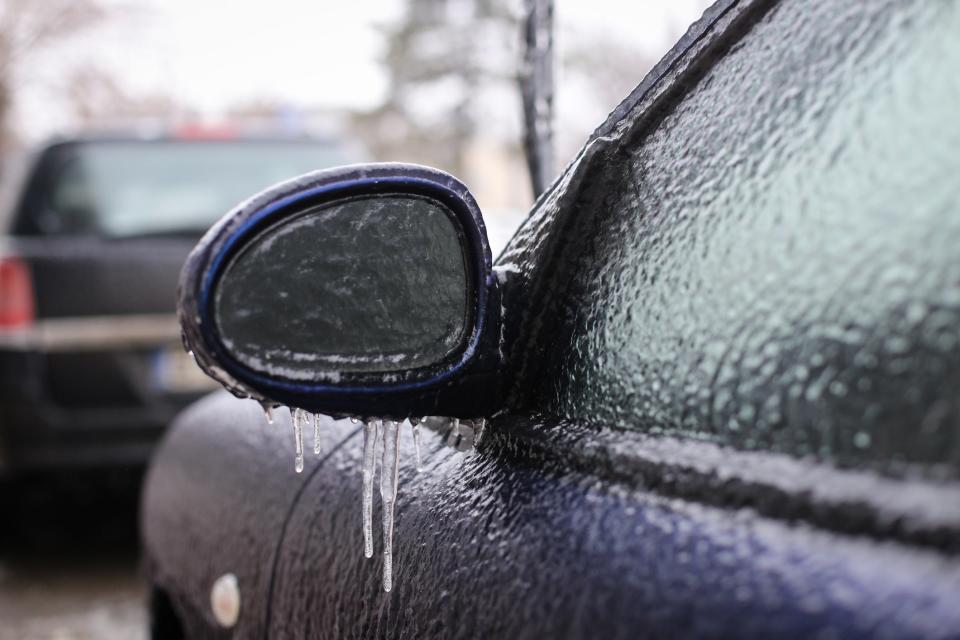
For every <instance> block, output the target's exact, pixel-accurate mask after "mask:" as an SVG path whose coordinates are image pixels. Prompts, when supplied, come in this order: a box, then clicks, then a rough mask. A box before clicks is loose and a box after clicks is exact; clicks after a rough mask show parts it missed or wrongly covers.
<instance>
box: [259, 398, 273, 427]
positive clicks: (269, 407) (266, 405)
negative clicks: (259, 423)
mask: <svg viewBox="0 0 960 640" xmlns="http://www.w3.org/2000/svg"><path fill="white" fill-rule="evenodd" d="M260 406H261V407H263V415H264V416H265V417H266V419H267V424H273V404H272V403H270V402H261V403H260Z"/></svg>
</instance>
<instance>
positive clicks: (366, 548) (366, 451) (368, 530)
mask: <svg viewBox="0 0 960 640" xmlns="http://www.w3.org/2000/svg"><path fill="white" fill-rule="evenodd" d="M377 427H378V425H377V421H376V420H367V421H366V422H365V423H364V425H363V555H364V557H366V558H372V557H373V473H374V471H375V469H376V466H377V453H376V452H377V432H378V431H379V429H378V428H377ZM381 473H382V472H381Z"/></svg>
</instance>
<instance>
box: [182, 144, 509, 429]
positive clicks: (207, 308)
mask: <svg viewBox="0 0 960 640" xmlns="http://www.w3.org/2000/svg"><path fill="white" fill-rule="evenodd" d="M491 273H492V272H491V256H490V248H489V245H488V242H487V236H486V229H485V227H484V224H483V219H482V217H481V215H480V210H479V208H478V207H477V204H476V202H475V200H474V199H473V197H472V196H471V194H470V192H469V191H468V189H467V188H466V186H464V185H463V184H462V183H461V182H460V181H458V180H457V179H456V178H454V177H453V176H450V175H448V174H446V173H444V172H441V171H438V170H436V169H430V168H428V167H422V166H418V165H408V164H392V163H391V164H371V165H354V166H348V167H341V168H336V169H330V170H324V171H317V172H314V173H310V174H307V175H304V176H300V177H298V178H295V179H293V180H289V181H287V182H283V183H280V184H278V185H276V186H274V187H271V188H270V189H267V190H266V191H263V192H262V193H260V194H258V195H256V196H254V197H253V198H251V199H249V200H247V201H246V202H244V203H242V204H240V205H239V206H237V207H236V208H235V209H233V210H232V211H230V212H229V213H227V215H225V216H224V217H223V218H222V219H221V220H220V221H219V222H217V223H216V224H215V225H214V226H213V227H212V228H211V229H210V230H209V231H208V232H207V233H206V234H205V235H204V237H203V238H202V239H201V240H200V242H199V243H198V244H197V246H196V247H195V248H194V250H193V252H192V253H191V254H190V256H189V258H188V259H187V261H186V263H185V265H184V267H183V271H182V272H181V277H180V285H179V292H178V297H179V301H178V316H179V320H180V326H181V330H182V334H183V340H184V345H185V347H186V348H187V349H188V350H190V351H191V352H192V353H193V355H194V358H195V360H196V361H197V364H198V365H199V366H200V367H201V368H202V369H203V370H204V371H205V372H206V373H207V374H208V375H210V376H211V377H213V378H214V379H215V380H217V381H218V382H220V383H221V384H222V385H223V386H224V387H226V388H227V389H228V390H230V391H231V392H233V393H234V394H235V395H237V396H240V397H251V398H255V399H258V400H260V401H261V402H264V403H271V404H272V403H275V404H283V405H289V406H292V407H300V408H303V409H306V410H308V411H313V412H316V413H326V414H330V415H335V416H339V415H349V416H393V417H406V416H410V415H451V416H457V417H465V418H466V417H472V416H480V415H484V414H485V412H486V411H488V410H489V409H490V408H492V395H493V387H492V386H491V384H492V383H493V382H495V378H496V376H495V375H493V376H491V373H492V371H493V370H494V369H496V368H497V366H498V362H499V348H498V346H499V308H500V305H499V301H498V300H499V292H498V290H497V282H496V278H493V277H492V275H491ZM491 303H492V304H491Z"/></svg>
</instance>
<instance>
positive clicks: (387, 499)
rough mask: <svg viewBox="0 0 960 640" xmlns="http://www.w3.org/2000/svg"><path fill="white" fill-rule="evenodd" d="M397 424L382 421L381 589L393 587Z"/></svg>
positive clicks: (398, 466) (398, 461)
mask: <svg viewBox="0 0 960 640" xmlns="http://www.w3.org/2000/svg"><path fill="white" fill-rule="evenodd" d="M398 432H399V425H398V424H397V423H396V422H395V421H393V420H384V421H383V460H382V461H381V463H380V499H381V501H382V502H383V590H384V591H390V589H391V588H392V587H393V511H394V507H395V506H396V502H397V474H398V472H399V470H400V447H399V446H397V445H398V443H397V435H398Z"/></svg>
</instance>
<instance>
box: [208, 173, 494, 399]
mask: <svg viewBox="0 0 960 640" xmlns="http://www.w3.org/2000/svg"><path fill="white" fill-rule="evenodd" d="M396 172H397V173H396V174H394V175H383V176H376V177H362V178H348V179H343V180H336V181H333V182H330V183H328V184H321V185H319V186H315V187H312V188H308V189H305V190H303V191H300V192H296V193H292V194H290V195H288V196H285V197H283V198H281V199H279V200H277V201H275V202H271V203H269V204H268V205H266V206H264V207H263V208H262V209H260V210H258V211H256V212H255V213H253V214H252V215H251V216H250V217H249V218H248V219H247V220H245V221H244V222H243V223H242V224H241V225H240V226H239V227H237V228H236V229H234V230H232V231H231V232H230V235H229V236H227V238H226V239H225V240H224V241H223V242H222V244H221V246H220V247H219V249H218V250H217V253H216V255H215V256H214V257H213V259H212V260H211V261H210V263H209V267H208V268H207V269H206V273H205V274H204V277H203V281H202V283H201V287H200V291H199V294H198V300H197V303H198V304H197V312H198V315H199V317H200V326H199V329H200V335H201V338H202V340H203V342H204V343H205V346H206V347H207V348H208V349H209V350H210V352H211V354H212V355H214V356H215V359H216V361H217V363H218V364H219V365H220V366H222V367H223V369H224V370H225V371H226V372H227V373H229V374H230V375H231V376H233V377H235V378H236V379H237V380H239V381H240V382H243V383H245V384H249V385H250V386H252V387H254V388H257V389H258V391H262V392H263V393H264V395H266V396H268V397H269V396H271V394H272V393H277V392H279V394H296V395H306V396H309V395H320V394H325V395H332V396H341V397H346V396H351V395H357V394H360V395H368V394H382V393H385V392H404V391H416V390H422V389H425V388H427V387H429V386H431V385H435V384H437V383H439V382H443V381H444V380H447V379H449V378H451V377H452V376H454V375H455V374H456V373H457V372H459V371H460V370H461V369H462V368H463V367H464V366H465V365H466V364H467V363H468V362H469V361H470V360H471V359H472V358H473V356H474V354H475V352H476V349H477V345H478V344H479V342H480V338H481V336H482V335H483V331H484V328H485V327H484V319H485V316H486V306H487V290H488V287H489V286H491V278H492V275H491V264H490V263H491V259H490V253H489V249H488V248H487V239H486V237H485V233H484V229H485V227H484V224H483V219H482V217H481V216H480V212H479V210H478V208H477V207H476V204H475V203H474V202H473V201H472V198H471V197H470V195H469V191H467V189H466V187H465V186H463V185H461V184H460V183H459V182H457V181H456V180H455V179H454V178H453V177H452V176H447V175H446V174H443V173H440V172H435V171H434V170H430V169H427V168H426V167H413V166H399V165H398V166H397V167H396ZM433 174H436V177H437V178H446V179H447V180H449V181H452V182H454V183H455V184H457V185H459V186H461V187H462V189H463V193H460V192H458V191H456V190H454V189H453V188H451V187H450V186H449V185H448V184H445V183H444V182H441V181H439V180H438V179H433ZM381 191H382V192H383V193H384V194H398V193H399V194H403V193H411V194H417V195H422V196H427V197H431V198H433V199H435V200H437V201H438V202H439V203H440V204H442V205H444V206H445V207H446V208H447V209H449V210H450V211H451V212H452V213H453V214H454V216H455V217H456V218H457V220H458V221H459V223H460V226H461V228H462V230H463V232H464V234H465V235H466V237H467V244H468V245H469V246H468V260H469V264H470V266H471V269H472V274H471V278H472V281H473V282H472V286H473V287H474V289H475V295H476V307H475V309H474V314H473V327H472V332H471V334H470V337H469V338H468V340H467V343H466V345H465V347H464V350H463V353H462V354H461V355H460V357H459V359H457V360H456V361H455V362H454V363H453V364H452V366H448V367H447V368H445V369H443V370H442V371H439V372H438V373H436V374H435V375H431V376H429V377H426V378H424V379H422V380H417V381H414V382H402V383H394V384H387V383H385V384H382V385H370V384H366V385H351V384H350V383H349V382H347V383H345V384H344V385H331V384H315V383H302V382H294V381H290V380H283V379H279V378H276V377H273V376H269V375H265V374H262V373H259V372H257V371H254V370H252V369H250V368H249V367H248V366H246V365H244V364H242V363H240V362H238V361H237V360H236V359H235V358H234V357H233V356H231V355H230V354H229V353H227V352H226V350H225V349H224V348H223V347H222V342H221V340H220V339H219V337H218V336H217V335H216V323H215V322H214V320H213V318H214V316H213V313H212V307H213V290H214V287H215V284H216V282H217V279H218V278H219V277H220V275H221V272H222V271H223V269H224V267H225V265H226V261H227V260H228V259H229V258H230V257H231V256H232V255H233V252H234V251H235V250H237V249H238V248H239V247H240V246H241V245H242V243H243V241H244V240H246V239H248V238H249V237H250V236H251V235H253V234H255V233H256V232H257V231H258V230H259V229H261V228H263V227H264V226H265V225H268V224H269V223H270V222H271V221H272V220H273V219H274V218H275V217H281V216H282V214H283V213H284V212H286V211H288V210H289V208H290V207H292V206H294V205H296V204H298V203H301V202H303V201H304V200H319V202H323V201H326V200H332V199H333V198H335V197H337V196H338V195H343V194H349V192H356V193H357V194H358V195H359V194H363V195H374V194H376V193H377V192H381ZM467 198H470V200H467ZM319 202H318V203H319ZM311 204H313V203H311Z"/></svg>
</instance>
